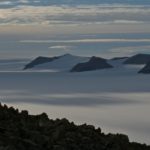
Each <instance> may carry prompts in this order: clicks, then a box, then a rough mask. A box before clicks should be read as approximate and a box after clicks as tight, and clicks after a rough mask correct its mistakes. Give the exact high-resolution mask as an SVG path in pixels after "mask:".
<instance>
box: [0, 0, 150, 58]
mask: <svg viewBox="0 0 150 150" xmlns="http://www.w3.org/2000/svg"><path fill="white" fill-rule="evenodd" d="M64 53H72V54H76V55H88V56H91V55H98V56H102V57H109V58H110V57H114V56H128V55H133V54H136V53H150V1H149V0H124V1H122V0H101V1H100V0H92V1H91V0H1V1H0V58H1V59H4V58H33V57H36V56H38V55H43V56H53V55H61V54H64Z"/></svg>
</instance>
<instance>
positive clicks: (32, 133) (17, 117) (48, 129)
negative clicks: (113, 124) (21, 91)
mask: <svg viewBox="0 0 150 150" xmlns="http://www.w3.org/2000/svg"><path fill="white" fill-rule="evenodd" d="M0 150H150V146H147V145H145V144H144V145H142V144H138V143H131V142H129V139H128V137H127V136H126V135H122V134H116V135H115V134H107V135H106V134H104V133H102V132H101V129H100V128H98V129H95V127H94V126H91V125H86V124H83V125H79V126H77V125H75V124H74V123H73V122H69V121H68V120H67V119H56V120H51V119H49V118H48V116H47V114H45V113H43V114H40V115H36V116H33V115H29V114H28V111H21V112H19V111H18V109H14V108H13V107H10V108H8V107H7V106H6V105H4V106H3V105H1V104H0Z"/></svg>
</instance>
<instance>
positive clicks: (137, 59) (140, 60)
mask: <svg viewBox="0 0 150 150" xmlns="http://www.w3.org/2000/svg"><path fill="white" fill-rule="evenodd" d="M149 61H150V54H137V55H135V56H132V57H130V58H128V59H127V60H126V61H125V62H124V64H134V65H140V64H147V63H148V62H149Z"/></svg>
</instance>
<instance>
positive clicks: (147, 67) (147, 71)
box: [139, 62, 150, 74]
mask: <svg viewBox="0 0 150 150" xmlns="http://www.w3.org/2000/svg"><path fill="white" fill-rule="evenodd" d="M139 73H143V74H150V62H149V63H147V64H146V65H145V67H144V68H142V69H141V70H140V71H139Z"/></svg>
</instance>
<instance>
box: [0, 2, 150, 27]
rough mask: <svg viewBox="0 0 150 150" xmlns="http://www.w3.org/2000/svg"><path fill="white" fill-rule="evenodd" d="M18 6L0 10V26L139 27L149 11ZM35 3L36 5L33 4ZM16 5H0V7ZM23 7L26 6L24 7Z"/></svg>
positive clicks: (114, 6)
mask: <svg viewBox="0 0 150 150" xmlns="http://www.w3.org/2000/svg"><path fill="white" fill-rule="evenodd" d="M19 2H20V5H16V6H15V7H11V8H7V9H5V7H4V8H1V9H0V25H6V24H11V25H12V24H15V25H16V24H19V25H20V24H21V25H35V24H36V25H37V24H38V25H40V24H41V25H55V24H63V25H70V24H74V25H85V24H140V23H149V21H150V7H149V6H145V5H129V4H128V5H127V4H124V5H123V4H99V5H76V6H72V5H48V6H43V3H41V5H39V6H36V7H35V6H33V5H26V4H28V3H29V1H26V0H22V1H19ZM36 2H37V3H38V1H36ZM14 3H16V1H14V2H10V1H1V2H0V5H5V6H10V5H13V4H14ZM23 4H25V5H23Z"/></svg>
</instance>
